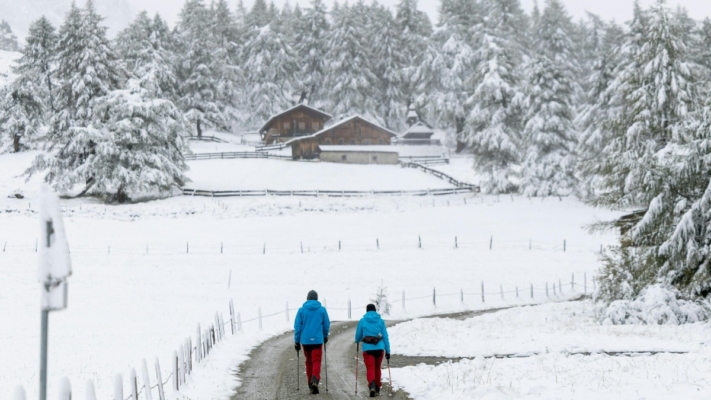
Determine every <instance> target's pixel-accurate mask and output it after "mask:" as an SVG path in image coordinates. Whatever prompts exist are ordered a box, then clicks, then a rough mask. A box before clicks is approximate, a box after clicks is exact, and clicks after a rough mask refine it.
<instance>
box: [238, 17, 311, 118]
mask: <svg viewBox="0 0 711 400" xmlns="http://www.w3.org/2000/svg"><path fill="white" fill-rule="evenodd" d="M242 59H243V60H245V61H244V65H243V69H244V74H245V80H246V82H247V85H248V93H247V101H248V106H249V118H248V119H247V123H248V124H250V125H251V126H255V125H258V124H260V123H263V122H264V121H266V120H267V119H268V118H269V117H270V116H272V115H274V114H277V113H278V112H279V111H282V110H284V109H285V108H289V107H291V106H292V105H293V103H294V95H295V87H294V83H295V82H298V80H299V79H298V77H299V64H298V63H297V62H296V53H295V52H294V50H293V49H292V48H291V46H289V44H288V43H287V42H286V41H284V39H283V38H282V37H281V36H280V35H279V34H278V33H277V32H275V31H274V30H273V29H272V27H271V26H265V27H262V28H260V29H259V33H258V34H257V35H256V36H254V37H253V38H252V39H251V40H250V41H249V42H248V43H247V44H246V45H245V47H244V50H243V53H242Z"/></svg>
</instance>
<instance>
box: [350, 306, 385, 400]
mask: <svg viewBox="0 0 711 400" xmlns="http://www.w3.org/2000/svg"><path fill="white" fill-rule="evenodd" d="M355 342H356V343H361V342H362V343H363V363H365V370H366V375H367V377H368V389H370V397H375V395H376V394H378V395H379V394H380V388H381V387H382V386H383V384H382V382H381V380H380V373H381V366H382V364H383V356H385V358H387V359H388V360H390V338H388V330H387V329H386V328H385V321H383V319H382V318H380V314H378V313H377V312H376V311H375V305H374V304H368V306H367V307H366V313H365V315H364V316H363V318H361V320H360V322H358V327H357V328H356V333H355Z"/></svg>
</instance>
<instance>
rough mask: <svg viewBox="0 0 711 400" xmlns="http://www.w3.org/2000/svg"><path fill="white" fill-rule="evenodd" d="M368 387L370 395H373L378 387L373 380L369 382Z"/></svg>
mask: <svg viewBox="0 0 711 400" xmlns="http://www.w3.org/2000/svg"><path fill="white" fill-rule="evenodd" d="M368 388H369V389H370V397H375V391H376V390H377V389H378V385H376V384H375V381H372V382H370V385H368Z"/></svg>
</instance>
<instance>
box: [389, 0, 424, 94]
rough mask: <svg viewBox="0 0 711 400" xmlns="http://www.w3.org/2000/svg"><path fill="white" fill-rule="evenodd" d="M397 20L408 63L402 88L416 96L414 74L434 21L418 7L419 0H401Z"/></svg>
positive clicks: (405, 92)
mask: <svg viewBox="0 0 711 400" xmlns="http://www.w3.org/2000/svg"><path fill="white" fill-rule="evenodd" d="M395 22H396V23H397V27H398V30H399V33H400V37H401V38H402V52H403V54H404V57H405V60H406V65H405V69H404V70H403V79H402V82H401V84H402V87H401V88H400V90H401V91H402V92H403V94H404V95H405V97H406V98H408V99H409V98H412V97H414V96H415V81H414V74H415V73H416V72H417V71H416V66H419V65H420V64H421V63H422V60H423V56H424V51H425V49H427V41H428V40H429V37H430V36H431V35H432V22H430V19H429V17H428V16H427V14H426V13H424V12H422V11H420V10H419V9H418V8H417V0H400V2H399V3H398V4H397V7H396V14H395Z"/></svg>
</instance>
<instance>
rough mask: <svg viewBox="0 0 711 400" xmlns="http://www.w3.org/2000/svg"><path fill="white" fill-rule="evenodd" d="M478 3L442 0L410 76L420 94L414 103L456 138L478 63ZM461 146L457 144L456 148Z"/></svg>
mask: <svg viewBox="0 0 711 400" xmlns="http://www.w3.org/2000/svg"><path fill="white" fill-rule="evenodd" d="M481 22H482V18H481V11H480V9H479V4H478V3H475V2H470V1H467V0H443V1H442V3H441V7H440V22H439V25H438V26H437V28H436V29H435V30H434V32H433V34H432V37H431V38H430V40H429V44H428V46H427V49H426V50H425V54H424V56H423V62H422V63H421V64H420V66H419V67H418V68H417V69H416V72H415V74H414V75H413V79H414V81H415V82H417V89H418V92H419V93H420V95H419V96H418V98H417V103H418V104H419V105H420V106H421V107H422V108H423V109H424V110H425V112H426V113H427V116H428V119H429V120H430V122H432V123H434V124H435V125H437V126H440V127H443V128H445V129H447V130H448V131H449V132H450V133H454V134H455V135H456V136H457V137H458V138H460V136H461V134H462V131H463V130H464V122H465V120H466V117H467V115H468V114H469V111H470V110H469V109H468V107H467V100H468V99H469V98H470V97H471V95H472V93H473V92H474V88H475V86H476V83H475V82H474V81H473V79H472V77H473V76H474V70H475V68H476V66H477V64H478V60H477V59H476V56H477V52H476V50H475V49H474V39H473V37H474V36H475V35H474V34H473V32H475V31H476V29H477V28H478V27H480V26H481ZM460 150H461V148H460Z"/></svg>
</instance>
